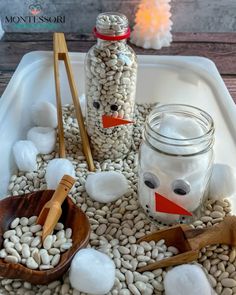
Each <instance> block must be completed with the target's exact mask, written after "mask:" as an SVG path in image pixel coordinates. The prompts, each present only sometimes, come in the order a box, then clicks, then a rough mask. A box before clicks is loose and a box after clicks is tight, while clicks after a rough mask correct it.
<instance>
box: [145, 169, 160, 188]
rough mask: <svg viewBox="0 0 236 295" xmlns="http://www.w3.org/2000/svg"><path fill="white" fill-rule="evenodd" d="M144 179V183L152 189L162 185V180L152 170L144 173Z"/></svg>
mask: <svg viewBox="0 0 236 295" xmlns="http://www.w3.org/2000/svg"><path fill="white" fill-rule="evenodd" d="M143 181H144V184H145V185H146V186H147V187H148V188H150V189H156V188H157V187H158V186H159V185H160V181H159V179H158V178H157V177H156V175H154V174H152V173H150V172H146V173H144V175H143Z"/></svg>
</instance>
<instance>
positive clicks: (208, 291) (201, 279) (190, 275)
mask: <svg viewBox="0 0 236 295" xmlns="http://www.w3.org/2000/svg"><path fill="white" fill-rule="evenodd" d="M164 288H165V294H166V295H186V294H191V295H200V294H202V295H203V294H204V295H212V294H215V293H214V292H213V290H212V288H211V285H210V283H209V281H208V280H207V277H206V275H205V273H204V271H203V270H202V269H201V267H200V266H197V265H193V264H183V265H180V266H176V267H174V268H172V269H171V270H170V271H168V272H167V274H166V276H165V278H164Z"/></svg>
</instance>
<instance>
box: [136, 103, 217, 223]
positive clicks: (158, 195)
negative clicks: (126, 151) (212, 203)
mask: <svg viewBox="0 0 236 295" xmlns="http://www.w3.org/2000/svg"><path fill="white" fill-rule="evenodd" d="M163 122H164V123H163ZM178 124H181V125H179V127H178V126H177V125H178ZM177 129H179V131H181V132H182V135H184V136H182V137H181V138H180V137H179V136H175V135H179V134H178V132H176V131H175V130H177ZM213 144H214V123H213V120H212V118H211V117H210V115H208V114H207V113H206V112H204V111H203V110H201V109H198V108H195V107H192V106H187V105H178V104H170V105H161V106H158V107H157V108H155V109H154V110H153V111H152V112H151V113H150V114H149V116H148V119H147V122H146V125H145V129H144V132H143V142H142V144H141V147H140V154H139V180H138V194H139V201H140V204H141V206H142V207H143V209H144V210H145V212H146V213H147V215H148V217H149V218H150V219H152V220H154V221H157V222H159V223H164V224H172V223H190V222H192V221H193V220H194V219H195V218H197V217H200V215H201V214H202V209H203V208H204V206H203V205H204V200H205V197H206V196H207V193H208V183H209V179H210V176H211V172H212V164H213V148H212V147H213Z"/></svg>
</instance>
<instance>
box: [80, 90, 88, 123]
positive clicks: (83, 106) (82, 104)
mask: <svg viewBox="0 0 236 295" xmlns="http://www.w3.org/2000/svg"><path fill="white" fill-rule="evenodd" d="M79 101H80V107H81V111H82V114H83V117H85V116H86V96H85V94H84V93H82V94H81V95H80V97H79Z"/></svg>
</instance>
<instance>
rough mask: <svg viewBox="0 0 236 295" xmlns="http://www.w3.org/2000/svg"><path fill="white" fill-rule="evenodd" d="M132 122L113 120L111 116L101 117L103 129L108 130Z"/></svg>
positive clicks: (119, 119)
mask: <svg viewBox="0 0 236 295" xmlns="http://www.w3.org/2000/svg"><path fill="white" fill-rule="evenodd" d="M131 123H133V121H129V120H125V119H121V118H115V117H111V116H106V115H103V116H102V125H103V128H110V127H115V126H119V125H125V124H131Z"/></svg>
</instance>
